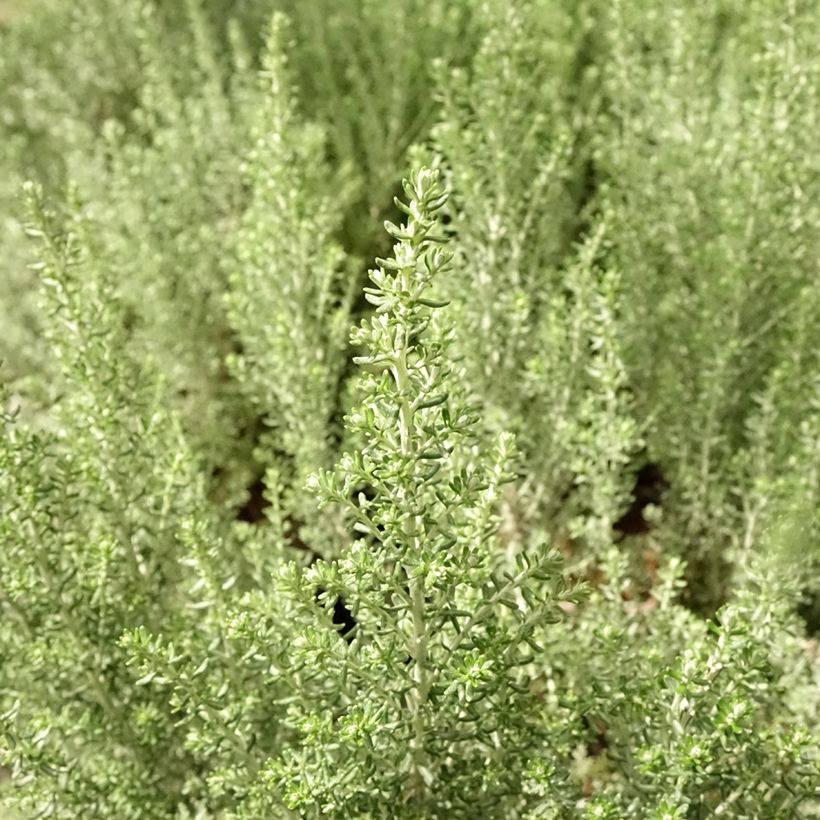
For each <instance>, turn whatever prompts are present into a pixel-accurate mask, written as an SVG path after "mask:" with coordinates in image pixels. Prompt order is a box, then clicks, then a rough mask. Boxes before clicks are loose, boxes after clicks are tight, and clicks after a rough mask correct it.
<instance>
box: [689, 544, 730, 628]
mask: <svg viewBox="0 0 820 820" xmlns="http://www.w3.org/2000/svg"><path fill="white" fill-rule="evenodd" d="M684 557H685V558H686V560H687V564H686V572H685V573H684V580H685V581H686V586H685V587H684V589H683V592H682V593H681V596H680V602H681V604H682V605H683V606H685V607H686V608H687V609H688V610H690V612H694V613H695V615H699V616H700V617H701V618H707V619H714V617H715V615H716V614H717V613H718V611H719V610H720V608H721V607H722V606H724V605H725V604H726V603H727V602H728V600H729V596H728V593H727V585H726V581H727V579H728V578H729V577H730V575H731V573H732V565H731V563H730V562H729V561H728V560H727V559H726V558H725V557H724V556H723V555H721V554H720V553H718V552H715V553H714V554H710V555H708V556H699V555H697V553H696V551H695V550H690V554H689V555H685V556H684Z"/></svg>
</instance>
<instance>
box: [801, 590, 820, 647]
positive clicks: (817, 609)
mask: <svg viewBox="0 0 820 820" xmlns="http://www.w3.org/2000/svg"><path fill="white" fill-rule="evenodd" d="M797 614H798V615H799V616H800V617H801V618H802V619H803V622H804V623H805V624H806V634H807V635H808V636H809V637H811V638H817V637H820V590H806V591H805V592H804V593H803V600H802V601H801V602H800V604H798V606H797Z"/></svg>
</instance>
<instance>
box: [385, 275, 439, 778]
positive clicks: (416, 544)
mask: <svg viewBox="0 0 820 820" xmlns="http://www.w3.org/2000/svg"><path fill="white" fill-rule="evenodd" d="M412 273H413V271H412V269H411V268H409V267H406V268H403V269H402V271H401V280H402V290H404V291H405V292H410V291H411V290H412V281H411V277H412ZM409 340H410V334H409V329H408V327H407V326H406V325H405V327H404V331H403V333H402V334H401V336H400V340H399V345H400V347H399V349H398V350H396V351H395V354H396V355H395V359H394V366H393V376H394V378H395V382H396V388H397V390H398V393H399V438H400V443H401V452H402V455H404V456H406V457H408V458H412V457H413V455H414V454H415V451H416V441H415V435H414V433H415V420H414V416H415V412H414V410H413V403H412V401H411V397H410V395H409V392H410V391H409V387H410V374H409V371H408V364H407V353H408V347H409ZM401 500H402V502H403V503H404V502H406V503H404V507H405V510H406V511H407V512H408V514H409V526H410V528H411V531H410V532H409V533H408V539H407V541H408V546H409V548H410V561H408V562H407V563H406V565H405V571H406V572H407V576H408V587H409V589H408V591H409V593H410V600H411V602H412V610H411V617H412V625H413V636H412V647H411V652H412V656H413V660H414V666H413V679H414V680H415V682H416V686H415V689H414V691H412V692H410V693H408V694H409V697H408V707H409V709H410V712H411V714H412V725H413V744H412V747H413V763H414V767H415V773H414V774H415V777H414V780H415V783H414V788H415V789H417V790H418V791H420V790H421V789H423V787H424V785H425V777H424V774H423V771H422V770H423V766H424V734H425V732H424V716H423V713H422V710H423V706H424V703H425V702H426V700H427V696H428V691H429V687H430V682H429V677H428V674H427V642H428V634H427V626H426V623H425V618H424V609H425V607H424V605H425V596H424V576H423V574H419V573H416V572H414V569H415V563H416V562H415V560H414V559H416V558H417V557H418V554H419V551H420V547H421V539H420V532H421V528H422V520H421V518H420V516H418V515H414V514H410V510H409V506H410V504H409V502H410V501H412V499H410V498H409V497H407V496H406V489H405V488H402V490H401ZM418 791H417V794H418Z"/></svg>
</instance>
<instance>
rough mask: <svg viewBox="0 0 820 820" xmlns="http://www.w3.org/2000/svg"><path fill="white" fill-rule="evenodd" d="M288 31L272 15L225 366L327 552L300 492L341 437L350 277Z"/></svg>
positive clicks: (337, 190) (334, 189) (292, 498)
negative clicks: (299, 101) (297, 97)
mask: <svg viewBox="0 0 820 820" xmlns="http://www.w3.org/2000/svg"><path fill="white" fill-rule="evenodd" d="M283 27H284V20H283V18H282V17H281V16H279V15H277V16H275V17H274V21H273V24H272V29H271V34H270V37H269V41H268V44H267V47H266V53H265V57H264V58H263V64H262V65H263V73H262V78H263V83H264V91H265V98H264V100H263V102H262V103H261V104H260V106H259V110H258V115H257V122H256V124H255V126H254V129H253V140H254V147H253V149H252V151H251V152H250V153H249V156H248V158H247V163H246V168H245V178H246V185H247V188H248V190H249V192H250V193H249V203H248V205H247V207H246V209H245V211H244V213H243V216H242V221H241V227H240V229H239V232H238V234H237V249H236V260H235V263H234V264H235V269H234V270H233V271H232V272H231V274H230V275H229V281H228V290H227V310H228V317H229V320H230V323H231V326H232V328H233V331H234V334H235V338H236V340H237V342H238V345H239V347H240V350H241V352H240V353H238V354H234V355H232V356H231V357H230V359H229V365H230V367H231V370H232V372H233V374H234V375H235V378H236V380H237V381H238V382H239V383H240V384H241V386H242V390H243V391H244V392H245V393H246V394H247V395H248V397H249V398H250V400H251V401H252V403H253V405H254V407H255V408H256V409H257V412H258V413H259V414H260V415H261V416H262V417H263V419H264V422H265V424H266V425H267V426H268V427H269V428H270V430H269V432H268V433H266V435H265V439H264V443H263V444H262V446H261V448H260V451H261V452H260V458H261V459H262V460H263V461H270V462H272V472H271V473H270V474H269V476H268V479H269V480H268V483H269V485H271V490H272V491H273V492H276V491H282V492H286V493H287V494H288V499H287V500H286V503H287V505H288V509H289V510H290V514H291V516H293V517H294V518H295V519H298V521H299V522H300V525H299V528H300V533H299V537H300V538H302V539H303V540H305V541H307V543H310V544H312V545H313V547H314V549H315V550H316V551H317V552H318V553H320V554H327V553H330V552H332V551H333V543H334V540H335V539H337V538H338V534H336V535H334V533H333V530H332V528H329V527H323V528H321V527H320V528H319V529H316V525H317V524H318V520H317V516H316V511H315V502H313V500H312V499H305V498H304V497H303V496H304V490H303V488H304V483H305V481H306V479H307V477H308V475H310V474H311V473H313V472H315V471H316V470H319V469H326V468H327V467H329V466H330V464H331V463H332V461H333V459H334V455H335V453H334V446H335V442H337V441H338V439H339V431H338V430H334V424H335V419H336V415H337V412H338V403H339V391H340V386H341V382H342V377H343V374H344V369H345V367H346V365H347V355H346V340H347V335H348V326H349V322H350V302H351V297H352V295H353V294H352V289H351V283H353V282H355V277H354V276H353V270H352V268H351V265H350V263H349V261H348V259H347V257H346V254H345V252H344V251H343V249H342V248H341V247H340V246H339V245H338V244H337V241H336V238H335V235H336V232H337V231H338V229H339V222H340V221H341V219H342V217H343V215H344V208H345V205H346V202H347V198H346V197H345V194H344V186H343V180H336V179H334V173H333V171H332V170H331V168H330V166H329V165H328V163H327V162H325V160H324V156H323V150H324V145H325V139H324V135H323V133H322V132H321V130H319V129H317V128H316V127H314V126H310V125H305V124H303V123H302V122H301V120H300V118H299V116H298V114H297V113H296V106H295V102H294V100H293V96H292V94H293V92H292V90H291V84H290V74H289V72H288V70H287V63H286V58H285V56H284V51H283V49H284V42H283V40H284V38H285V30H284V28H283ZM266 450H267V452H266ZM311 510H313V512H311ZM320 518H321V519H324V520H326V519H327V516H321V517H320Z"/></svg>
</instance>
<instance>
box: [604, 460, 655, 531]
mask: <svg viewBox="0 0 820 820" xmlns="http://www.w3.org/2000/svg"><path fill="white" fill-rule="evenodd" d="M667 489H669V482H668V481H667V480H666V478H665V477H664V474H663V470H662V469H661V466H660V464H657V463H656V462H654V461H650V462H648V463H647V464H644V465H643V467H641V468H640V470H638V472H637V473H636V474H635V485H634V487H633V488H632V501H631V503H630V505H629V508H628V509H627V510H626V512H625V513H624V514H623V515H622V516H621V517H620V518H619V519H618V520H617V521H616V522H615V523H614V524H613V525H612V529H613V530H615V532H617V533H620V538H619V539H618V540H619V541H622V540H623V539H624V538H625V537H626V536H628V535H645V534H646V533H648V532H649V531H650V530H651V529H652V525H651V524H650V522H649V521H647V520H646V518H645V517H644V512H645V510H646V508H647V507H648V506H650V505H654V506H659V505H660V504H661V501H662V498H663V493H664V491H665V490H667Z"/></svg>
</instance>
